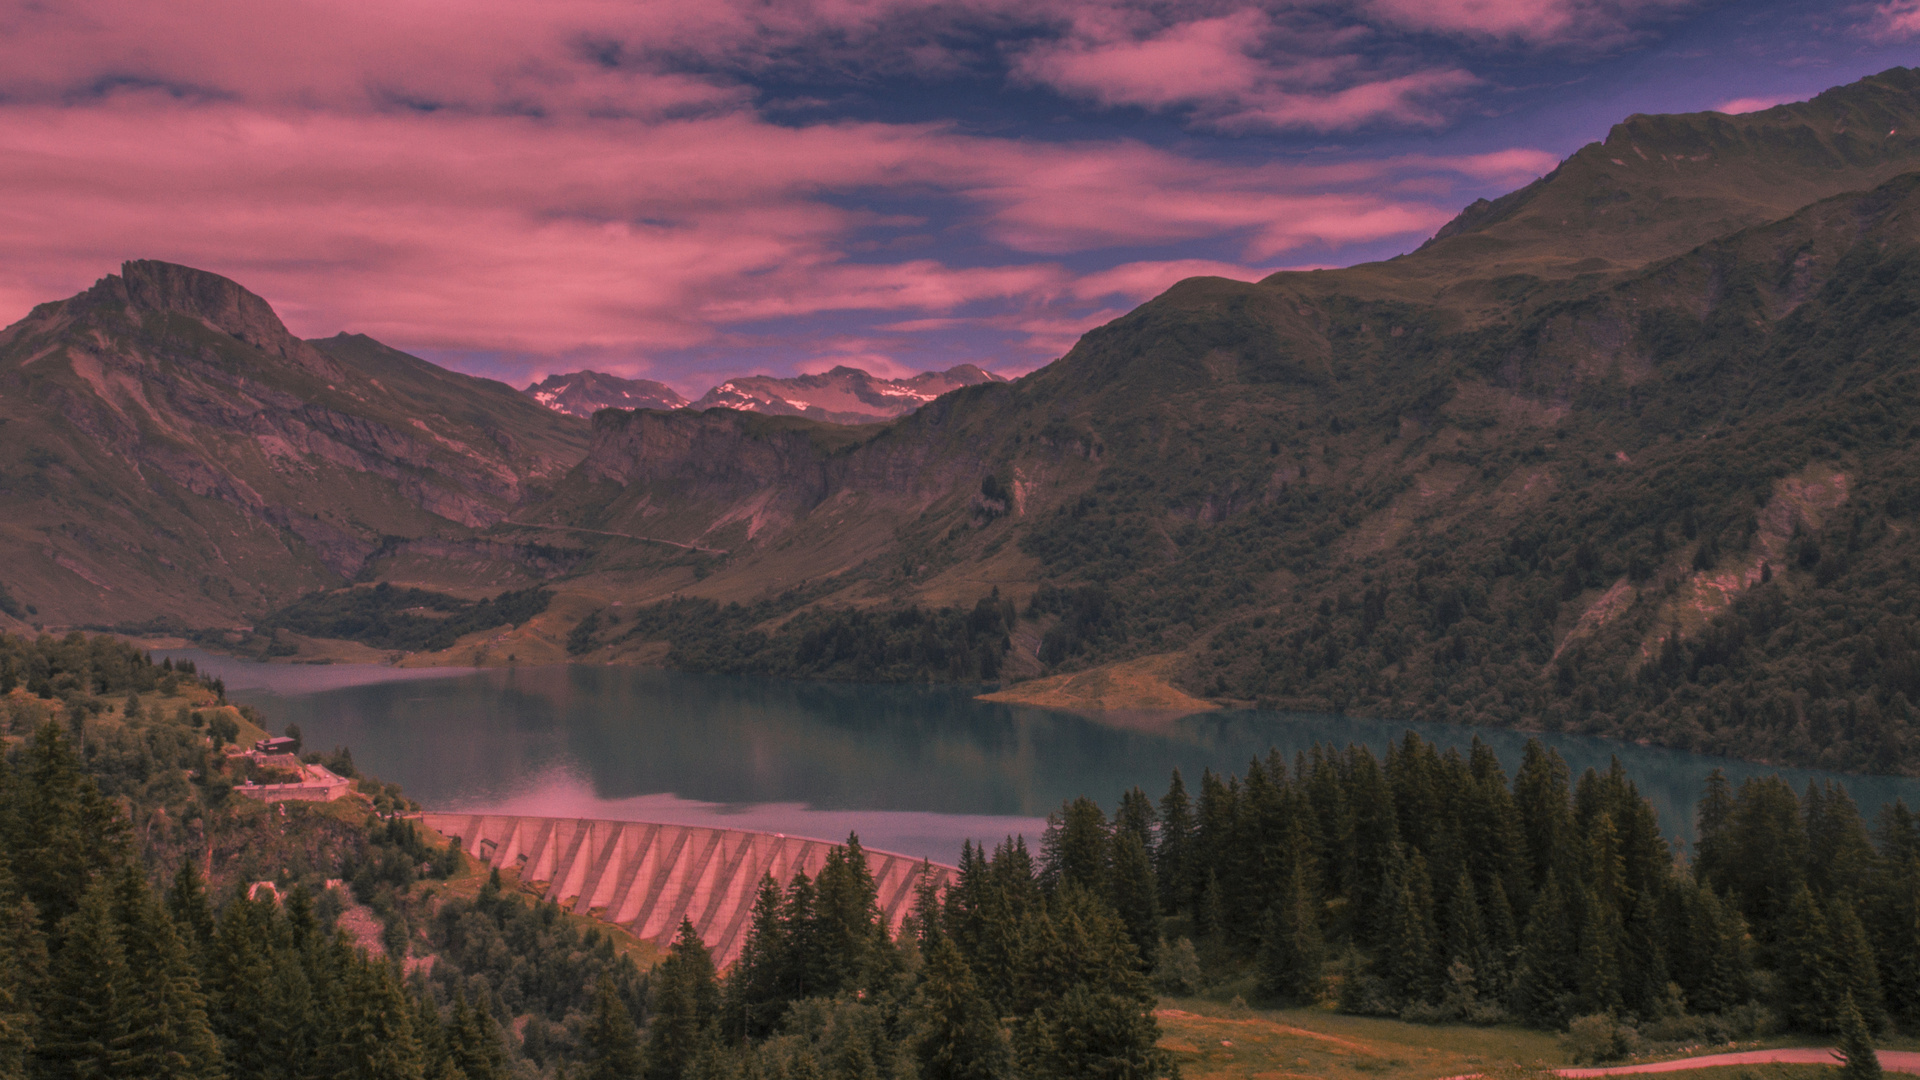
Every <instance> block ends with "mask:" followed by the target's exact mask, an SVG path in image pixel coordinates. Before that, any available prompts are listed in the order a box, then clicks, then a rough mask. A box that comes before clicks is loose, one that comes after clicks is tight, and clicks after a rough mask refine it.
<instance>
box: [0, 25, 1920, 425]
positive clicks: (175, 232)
mask: <svg viewBox="0 0 1920 1080" xmlns="http://www.w3.org/2000/svg"><path fill="white" fill-rule="evenodd" d="M1917 53H1920V0H1886V2H1874V0H1867V2H1863V3H1821V2H1818V0H1799V2H1775V0H1748V2H1744V3H1738V2H1736V3H1715V2H1703V0H1702V2H1689V0H1325V2H1305V0H1303V2H1285V0H1270V2H1250V0H1191V2H1184V3H1161V2H1151V0H1148V2H1129V0H1113V2H1096V0H950V2H917V0H771V2H769V0H646V2H624V0H543V2H538V3H529V2H526V0H511V2H507V0H468V2H464V3H445V2H416V0H383V2H382V3H378V4H373V3H366V2H365V0H275V2H273V3H264V4H263V3H260V2H258V0H168V2H167V3H164V4H156V3H153V2H152V0H90V2H62V0H0V322H12V321H14V320H16V319H18V318H20V317H22V316H24V315H25V314H26V313H27V311H28V310H29V309H30V308H31V307H32V306H33V305H34V304H36V303H40V302H44V301H47V300H54V299H60V298H63V297H66V296H69V295H72V294H73V293H75V292H78V291H79V290H81V289H84V288H86V287H87V286H88V285H90V284H92V283H93V282H94V281H95V280H97V279H98V278H100V277H101V276H103V275H105V274H108V273H112V272H114V271H116V270H117V269H118V267H119V264H120V263H121V262H122V261H123V260H126V259H136V258H149V259H163V260H167V261H171V262H180V263H185V264H187V265H190V266H196V267H199V268H201V269H205V270H210V271H214V272H216V273H220V274H224V275H226V276H228V277H231V278H233V279H235V280H237V281H239V282H240V283H241V284H243V285H245V286H246V287H248V288H249V289H252V290H253V291H254V292H257V293H259V294H260V295H262V296H264V297H266V298H267V300H268V301H269V302H271V303H272V304H273V306H274V307H275V309H276V310H277V311H278V312H279V313H280V314H281V316H282V318H283V319H285V320H286V322H287V324H288V325H289V326H290V327H291V328H292V329H293V330H294V332H295V333H298V334H300V335H302V336H305V337H319V336H326V335H331V334H334V333H337V332H340V331H343V330H345V331H350V332H356V333H366V334H370V335H372V336H374V337H376V338H378V339H380V340H381V341H384V342H386V343H388V344H390V345H393V346H395V347H397V348H401V349H405V350H407V351H409V352H412V353H415V354H417V355H420V356H424V357H427V358H428V359H431V360H434V361H435V362H437V363H441V364H444V365H446V366H448V367H452V368H455V369H458V370H463V371H468V372H472V373H474V374H481V375H487V376H490V377H494V378H500V379H504V380H506V381H508V382H511V383H514V384H515V385H519V386H524V385H525V384H526V383H528V382H530V381H532V380H534V379H537V378H540V377H542V376H544V375H546V374H549V373H555V372H565V371H574V370H579V369H581V368H592V369H595V370H599V371H606V372H611V373H614V374H619V375H625V376H629V377H641V378H651V379H657V380H660V381H663V382H666V383H668V384H670V385H673V386H674V387H675V388H677V389H679V390H680V391H681V392H682V393H685V394H688V395H689V396H697V395H698V394H700V393H702V392H703V391H705V390H706V389H707V388H708V387H709V386H712V385H713V384H715V383H717V382H719V381H721V380H722V379H725V378H728V377H731V376H737V375H745V374H775V375H789V374H794V373H798V372H813V371H821V370H825V369H827V368H829V367H832V366H834V365H837V364H847V365H851V366H856V367H862V368H865V369H867V370H868V371H871V372H875V373H877V374H888V375H901V374H910V373H913V372H917V371H922V370H929V369H943V368H946V367H950V366H952V365H954V364H959V363H975V364H979V365H981V366H983V367H986V368H989V369H991V370H993V371H996V372H999V373H1002V374H1005V375H1009V376H1011V375H1017V374H1020V373H1023V372H1026V371H1030V370H1033V369H1034V368H1036V367H1039V366H1041V365H1044V364H1046V363H1048V362H1049V361H1051V360H1053V359H1055V358H1057V357H1059V356H1060V355H1062V354H1063V353H1065V352H1066V351H1067V350H1068V349H1069V348H1071V346H1072V344H1073V342H1074V341H1075V340H1076V339H1077V338H1078V337H1079V335H1080V334H1082V333H1084V332H1085V331H1087V330H1088V329H1091V328H1092V327H1094V326H1098V325H1100V324H1101V323H1104V322H1106V321H1109V320H1111V319H1113V318H1116V317H1118V316H1119V315H1121V314H1123V313H1125V312H1126V311H1128V310H1130V309H1131V308H1133V307H1134V306H1136V305H1138V304H1140V303H1141V302H1143V301H1145V300H1147V299H1150V298H1151V297H1152V296H1154V295H1156V294H1158V293H1160V292H1162V291H1164V290H1165V289H1166V288H1167V287H1169V286H1170V285H1172V284H1173V283H1174V282H1176V281H1178V280H1180V279H1181V278H1184V277H1190V276H1194V275H1198V274H1218V275H1222V276H1226V277H1232V278H1238V279H1242V280H1255V279H1257V278H1260V277H1262V276H1265V275H1266V274H1268V273H1271V272H1273V271H1275V270H1280V269H1289V268H1304V267H1320V266H1343V265H1349V264H1352V263H1355V262H1362V261H1366V260H1370V259H1378V258H1386V257H1390V256H1392V255H1395V254H1398V253H1400V252H1404V251H1408V250H1411V249H1412V248H1414V247H1417V246H1419V244H1420V243H1421V242H1422V241H1423V240H1424V239H1425V238H1426V237H1428V236H1430V235H1431V234H1432V233H1433V231H1434V230H1435V229H1437V228H1438V227H1439V226H1440V225H1441V224H1443V223H1444V222H1445V221H1446V220H1447V219H1448V218H1450V217H1452V216H1453V215H1454V214H1455V213H1457V212H1458V211H1459V209H1460V208H1461V207H1463V206H1465V205H1466V204H1467V203H1470V202H1472V201H1473V200H1474V199H1475V198H1480V197H1493V196H1497V195H1499V194H1502V193H1504V192H1506V191H1509V190H1512V189H1514V188H1517V187H1520V186H1522V185H1524V184H1526V183H1528V182H1530V181H1531V180H1533V179H1534V178H1535V177H1537V176H1539V175H1541V174H1543V173H1545V172H1547V171H1549V170H1551V169H1552V167H1553V165H1554V163H1555V162H1556V161H1557V160H1559V159H1560V158H1562V157H1564V156H1566V155H1567V154H1569V153H1571V152H1572V151H1573V150H1575V149H1577V148H1578V147H1579V146H1581V145H1583V144H1585V143H1587V142H1590V141H1593V140H1596V139H1600V138H1603V137H1604V136H1605V134H1606V131H1607V128H1608V127H1609V126H1610V125H1611V124H1613V123H1615V122H1617V121H1619V120H1621V119H1623V118H1625V117H1626V116H1628V115H1629V114H1632V113H1635V112H1689V111H1697V110H1702V109H1719V110H1722V111H1728V112H1739V111H1748V110H1751V109H1756V108H1764V107H1766V106H1768V105H1772V104H1776V103H1778V102H1781V101H1792V100H1800V99H1804V98H1806V97H1809V96H1811V95H1813V94H1815V93H1818V92H1819V91H1821V90H1823V89H1825V88H1827V87H1830V86H1834V85H1839V84H1842V83H1846V82H1851V81H1853V80H1855V79H1857V78H1860V77H1861V76H1863V75H1867V74H1871V73H1873V72H1876V71H1880V70H1884V69H1885V68H1888V67H1892V66H1895V65H1901V64H1911V63H1914V62H1915V60H1916V54H1917Z"/></svg>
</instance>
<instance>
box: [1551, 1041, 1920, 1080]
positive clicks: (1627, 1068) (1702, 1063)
mask: <svg viewBox="0 0 1920 1080" xmlns="http://www.w3.org/2000/svg"><path fill="white" fill-rule="evenodd" d="M1879 1057H1880V1067H1881V1068H1882V1069H1885V1070H1887V1071H1888V1072H1902V1073H1920V1051H1914V1050H1882V1051H1880V1052H1879ZM1774 1064H1779V1065H1837V1064H1839V1061H1838V1059H1836V1058H1835V1057H1834V1056H1833V1051H1832V1050H1822V1049H1820V1048H1818V1047H1812V1046H1796V1047H1792V1048H1790V1049H1784V1050H1742V1051H1740V1052H1739V1053H1737V1054H1708V1055H1706V1056H1705V1057H1691V1058H1680V1059H1678V1060H1675V1061H1653V1062H1648V1063H1647V1064H1645V1065H1613V1066H1609V1067H1606V1068H1598V1069H1556V1070H1554V1071H1555V1072H1558V1073H1559V1074H1560V1075H1561V1076H1565V1077H1568V1078H1569V1080H1579V1078H1581V1077H1587V1076H1621V1075H1624V1074H1626V1073H1665V1072H1683V1071H1685V1070H1687V1069H1711V1068H1713V1067H1714V1066H1715V1065H1774Z"/></svg>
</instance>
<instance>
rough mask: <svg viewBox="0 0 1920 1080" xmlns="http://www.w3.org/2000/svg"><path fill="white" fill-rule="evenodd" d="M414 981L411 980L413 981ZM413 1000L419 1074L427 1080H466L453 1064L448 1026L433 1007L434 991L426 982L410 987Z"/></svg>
mask: <svg viewBox="0 0 1920 1080" xmlns="http://www.w3.org/2000/svg"><path fill="white" fill-rule="evenodd" d="M410 981H412V980H410ZM409 989H410V990H411V991H412V997H413V1040H414V1042H416V1043H418V1044H419V1046H420V1072H421V1074H422V1075H424V1076H425V1077H426V1078H427V1080H467V1078H466V1077H465V1075H464V1074H462V1073H461V1072H460V1069H459V1067H458V1066H456V1065H455V1064H454V1063H453V1048H452V1047H451V1046H450V1045H448V1038H447V1025H446V1023H445V1022H444V1021H442V1020H441V1018H440V1009H439V1006H437V1005H435V1004H434V1003H433V991H432V988H431V987H429V986H427V985H426V983H425V982H424V981H421V982H418V983H416V984H415V985H412V986H410V987H409Z"/></svg>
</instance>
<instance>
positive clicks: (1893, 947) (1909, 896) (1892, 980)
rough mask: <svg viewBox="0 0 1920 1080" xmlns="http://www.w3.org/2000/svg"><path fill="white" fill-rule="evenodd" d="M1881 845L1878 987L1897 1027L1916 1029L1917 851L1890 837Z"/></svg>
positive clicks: (1919, 971)
mask: <svg viewBox="0 0 1920 1080" xmlns="http://www.w3.org/2000/svg"><path fill="white" fill-rule="evenodd" d="M1902 809H1904V807H1902ZM1881 848H1882V850H1883V851H1887V852H1889V853H1890V856H1889V857H1888V859H1887V866H1886V868H1885V870H1884V871H1883V873H1882V875H1881V883H1880V886H1879V888H1878V890H1877V892H1878V896H1877V897H1876V900H1875V903H1874V918H1873V924H1872V929H1873V934H1874V954H1875V955H1876V956H1878V957H1879V958H1880V983H1881V989H1882V990H1883V991H1884V993H1885V994H1886V1002H1887V1009H1888V1011H1890V1012H1892V1013H1893V1014H1894V1016H1895V1018H1896V1019H1897V1020H1898V1021H1899V1023H1900V1026H1901V1027H1903V1028H1909V1029H1913V1028H1920V854H1897V853H1898V852H1899V847H1898V842H1897V841H1894V840H1893V839H1892V838H1891V837H1889V838H1888V840H1887V841H1883V842H1882V844H1881Z"/></svg>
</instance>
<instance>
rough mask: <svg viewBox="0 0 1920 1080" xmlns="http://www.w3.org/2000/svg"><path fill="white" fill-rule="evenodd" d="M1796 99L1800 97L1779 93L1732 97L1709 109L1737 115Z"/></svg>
mask: <svg viewBox="0 0 1920 1080" xmlns="http://www.w3.org/2000/svg"><path fill="white" fill-rule="evenodd" d="M1798 100H1800V99H1799V98H1796V97H1793V96H1790V95H1779V96H1774V97H1743V98H1733V99H1731V100H1729V101H1723V102H1721V103H1720V104H1718V105H1715V106H1714V107H1713V108H1712V110H1711V111H1712V112H1718V113H1727V114H1728V115H1738V114H1740V113H1750V112H1759V111H1760V110H1762V109H1771V108H1773V107H1774V106H1775V105H1779V104H1782V103H1784V102H1788V101H1798Z"/></svg>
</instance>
